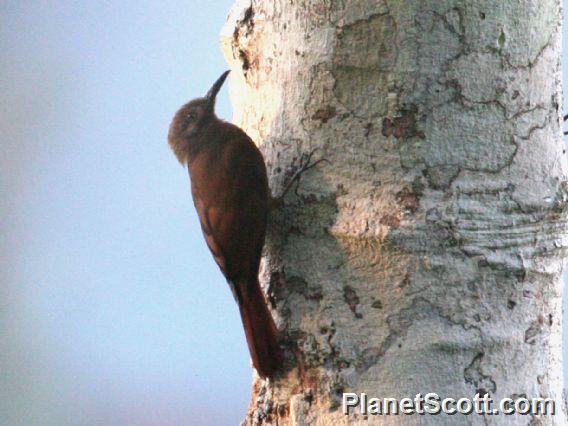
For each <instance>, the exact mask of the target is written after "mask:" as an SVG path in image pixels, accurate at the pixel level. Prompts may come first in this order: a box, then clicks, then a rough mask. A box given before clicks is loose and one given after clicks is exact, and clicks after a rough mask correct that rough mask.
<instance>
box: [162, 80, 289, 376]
mask: <svg viewBox="0 0 568 426" xmlns="http://www.w3.org/2000/svg"><path fill="white" fill-rule="evenodd" d="M228 73H229V72H228V71H227V72H225V73H223V75H221V77H220V78H219V79H218V80H217V81H216V82H215V84H214V85H213V87H212V88H211V90H210V91H209V92H208V93H207V95H206V96H205V97H203V98H198V99H194V100H192V101H191V102H189V103H187V104H185V105H184V106H182V107H181V108H180V110H179V111H178V112H177V113H176V115H175V117H174V119H173V121H172V124H171V126H170V131H169V135H168V142H169V144H170V146H171V148H172V150H173V151H174V153H175V155H176V157H177V158H178V160H179V161H180V162H181V163H182V164H187V165H188V169H189V174H190V177H191V193H192V195H193V202H194V204H195V208H196V210H197V214H198V215H199V220H200V222H201V229H202V231H203V235H204V237H205V241H206V242H207V246H208V247H209V249H210V250H211V253H212V254H213V257H214V258H215V261H216V262H217V265H219V268H221V271H222V272H223V274H224V275H225V278H226V279H227V281H228V282H229V285H230V286H231V289H232V291H233V294H234V296H235V299H236V300H237V303H238V305H239V311H240V314H241V318H242V321H243V326H244V329H245V334H246V338H247V343H248V347H249V350H250V355H251V358H252V362H253V365H254V367H255V368H256V370H257V371H258V373H259V375H260V376H262V377H272V376H273V375H274V373H275V371H276V370H277V369H278V368H279V367H280V365H281V363H282V352H281V348H280V346H279V345H278V337H277V329H276V326H275V324H274V321H273V319H272V316H271V314H270V311H269V310H268V307H267V306H266V302H265V300H264V296H263V294H262V291H261V289H260V284H259V282H258V269H259V264H260V257H261V252H262V246H263V244H264V237H265V232H266V220H267V215H268V210H269V204H270V200H271V196H270V191H269V188H268V179H267V176H266V167H265V164H264V159H263V157H262V154H261V153H260V151H259V150H258V148H257V147H256V145H255V144H254V143H253V141H252V140H251V139H250V138H249V137H248V136H247V134H246V133H245V132H244V131H242V130H241V129H240V128H238V127H237V126H235V125H233V124H231V123H227V122H225V121H222V120H220V119H219V118H217V117H216V115H215V111H214V108H215V98H216V96H217V93H218V92H219V89H220V88H221V86H222V85H223V83H224V81H225V79H226V78H227V75H228Z"/></svg>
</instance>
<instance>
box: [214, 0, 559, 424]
mask: <svg viewBox="0 0 568 426" xmlns="http://www.w3.org/2000/svg"><path fill="white" fill-rule="evenodd" d="M560 22H561V8H560V3H559V0H541V1H538V2H537V1H531V0H478V1H465V0H463V1H460V0H436V1H433V0H411V1H390V0H339V1H328V0H294V1H284V0H276V1H273V2H261V1H257V0H238V1H237V3H236V4H235V6H234V7H233V9H232V11H231V13H230V15H229V17H228V21H227V23H226V25H225V27H224V29H223V32H222V45H223V49H224V52H225V55H226V57H227V59H228V61H229V63H230V64H231V68H232V69H233V73H232V81H231V83H230V87H231V97H232V101H233V105H234V109H235V115H234V121H235V122H236V123H237V124H239V125H240V126H242V127H243V128H244V129H245V131H246V132H247V133H248V134H249V135H250V136H251V137H252V138H253V139H254V140H255V141H256V142H257V143H258V144H259V145H260V146H261V149H262V151H263V153H264V155H265V158H266V161H267V166H268V169H269V174H270V180H271V186H272V190H273V192H274V193H275V195H277V194H278V192H279V191H280V190H281V189H282V187H283V185H284V184H285V182H286V178H287V177H288V176H289V175H290V173H291V170H293V167H294V166H295V165H297V163H298V161H299V159H300V157H301V155H302V153H305V152H308V151H310V150H312V149H314V148H320V152H319V153H320V155H322V156H324V157H325V158H327V159H328V160H329V161H330V163H331V164H324V163H322V164H320V165H319V166H318V167H317V168H315V169H312V170H311V171H310V172H309V173H308V174H306V176H304V177H303V179H302V182H301V185H300V186H299V188H298V190H297V193H296V194H292V193H291V194H289V195H288V196H287V197H286V203H285V206H284V208H283V209H281V210H280V211H278V212H276V213H275V214H274V215H273V217H272V218H271V226H270V230H269V236H268V241H267V245H266V249H265V256H264V259H263V267H262V272H261V279H262V283H263V286H264V290H265V291H266V294H267V296H268V299H269V301H270V304H271V308H272V310H273V313H274V316H275V318H276V320H277V323H278V326H279V328H280V330H281V331H282V334H283V336H284V338H283V341H284V345H285V348H286V354H287V355H286V356H287V360H286V366H285V371H283V373H282V374H281V375H280V376H279V377H277V378H276V379H275V380H273V381H271V382H267V381H262V380H260V379H259V378H258V377H255V379H254V384H253V395H252V401H251V405H250V408H249V413H248V416H247V418H246V420H245V423H246V424H279V425H292V424H294V425H303V424H321V425H323V424H330V425H336V424H374V423H376V424H405V425H412V424H451V425H455V424H475V425H477V424H495V425H497V424H499V425H502V424H527V423H529V422H531V424H557V425H563V424H565V421H566V419H565V416H564V412H563V411H562V405H561V403H562V400H563V398H562V363H561V342H562V339H561V324H562V321H561V299H560V298H561V294H562V291H561V290H562V288H561V286H562V280H561V276H562V271H563V261H562V260H563V258H564V257H565V255H566V246H567V243H568V240H567V222H566V201H567V199H568V179H567V168H566V161H565V157H564V153H563V142H562V138H561V134H562V132H561V126H560V123H561V111H560V103H561V102H560V96H561V87H560V59H559V58H560V48H561V46H560V37H561V27H560ZM343 392H355V393H361V392H366V393H367V394H369V395H370V396H375V397H380V398H384V397H393V398H402V397H414V395H416V394H417V393H422V394H425V393H427V392H436V393H437V394H438V395H440V396H441V397H455V398H460V397H469V398H473V396H474V395H475V393H476V392H481V393H489V394H491V397H492V398H493V399H494V400H499V399H501V398H504V397H514V398H518V397H520V396H526V397H528V398H534V397H551V398H554V399H555V400H556V401H557V403H558V405H557V414H556V416H554V417H550V416H548V417H538V416H534V417H527V416H510V417H505V416H479V415H472V416H467V417H465V416H462V417H460V416H452V417H445V416H404V417H401V416H390V417H376V418H374V417H373V416H370V417H369V418H366V417H365V416H362V415H360V414H359V413H358V412H357V411H355V412H354V413H353V414H351V415H350V416H349V417H346V416H344V415H343V414H342V412H341V407H340V404H341V397H342V393H343Z"/></svg>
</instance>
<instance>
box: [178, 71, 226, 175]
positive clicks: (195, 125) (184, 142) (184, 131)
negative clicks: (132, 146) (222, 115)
mask: <svg viewBox="0 0 568 426" xmlns="http://www.w3.org/2000/svg"><path fill="white" fill-rule="evenodd" d="M229 72H230V71H225V72H224V73H223V74H221V77H219V78H218V79H217V81H216V82H215V83H214V84H213V86H212V87H211V89H209V91H208V92H207V94H206V95H205V96H204V97H203V98H197V99H193V100H192V101H190V102H188V103H187V104H185V105H183V106H182V107H181V108H180V109H179V110H178V112H176V114H175V116H174V119H173V120H172V123H171V124H170V131H169V133H168V143H169V144H170V147H171V148H172V150H173V151H174V153H175V155H176V157H177V159H178V160H179V162H180V163H182V164H185V163H187V161H188V154H189V150H190V149H191V146H192V144H193V143H194V142H195V141H197V140H198V139H199V138H200V137H201V136H203V135H204V130H206V129H207V127H208V125H209V124H210V123H211V122H212V121H214V120H215V119H216V116H215V99H216V98H217V93H219V90H220V89H221V86H223V83H224V82H225V79H226V78H227V75H229Z"/></svg>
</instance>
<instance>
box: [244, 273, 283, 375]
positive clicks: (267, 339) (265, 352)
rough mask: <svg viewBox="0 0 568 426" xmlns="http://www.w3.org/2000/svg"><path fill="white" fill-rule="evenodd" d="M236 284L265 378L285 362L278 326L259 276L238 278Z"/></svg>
mask: <svg viewBox="0 0 568 426" xmlns="http://www.w3.org/2000/svg"><path fill="white" fill-rule="evenodd" d="M233 285H234V286H235V290H236V291H235V293H236V296H237V299H238V302H239V311H240V313H241V319H242V321H243V326H244V329H245V335H246V338H247V344H248V348H249V351H250V356H251V358H252V363H253V365H254V368H255V369H256V371H257V372H258V374H259V375H260V376H261V377H263V378H267V377H273V375H274V373H275V372H276V370H278V369H279V368H280V366H281V365H282V360H283V356H282V349H281V348H280V345H279V344H278V330H277V328H276V325H275V324H274V320H273V319H272V315H271V314H270V311H269V310H268V307H267V306H266V302H265V300H264V296H263V294H262V291H261V289H260V284H259V282H258V279H255V281H253V282H235V283H233Z"/></svg>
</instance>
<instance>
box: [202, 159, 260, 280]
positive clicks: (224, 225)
mask: <svg viewBox="0 0 568 426" xmlns="http://www.w3.org/2000/svg"><path fill="white" fill-rule="evenodd" d="M259 155H260V153H259ZM258 160H259V159H258V158H255V157H253V156H248V155H244V156H241V157H240V158H239V159H238V160H236V159H233V160H232V162H231V165H232V172H231V173H230V176H231V178H230V179H227V180H225V184H226V185H225V187H224V188H223V189H222V190H221V191H220V190H219V189H217V191H215V190H214V189H213V188H209V189H207V190H206V188H202V190H201V191H199V192H200V194H194V201H195V207H196V209H197V212H198V215H199V219H200V222H201V229H202V230H203V235H204V237H205V241H206V242H207V246H208V247H209V249H210V250H211V253H212V254H213V257H214V258H215V261H216V262H217V264H218V265H219V267H220V268H221V270H222V271H223V274H224V275H225V277H226V278H227V279H228V280H233V279H235V278H237V277H239V276H241V275H243V274H253V275H256V274H257V273H258V265H259V262H260V256H261V251H262V246H263V244H264V235H265V232H266V214H267V200H268V189H267V188H268V185H267V183H266V172H265V171H264V168H263V166H264V164H263V163H262V168H261V169H259V165H258ZM260 160H261V161H262V157H261V158H260ZM205 190H206V191H205ZM219 192H222V194H220V193H219ZM220 200H222V201H220Z"/></svg>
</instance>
